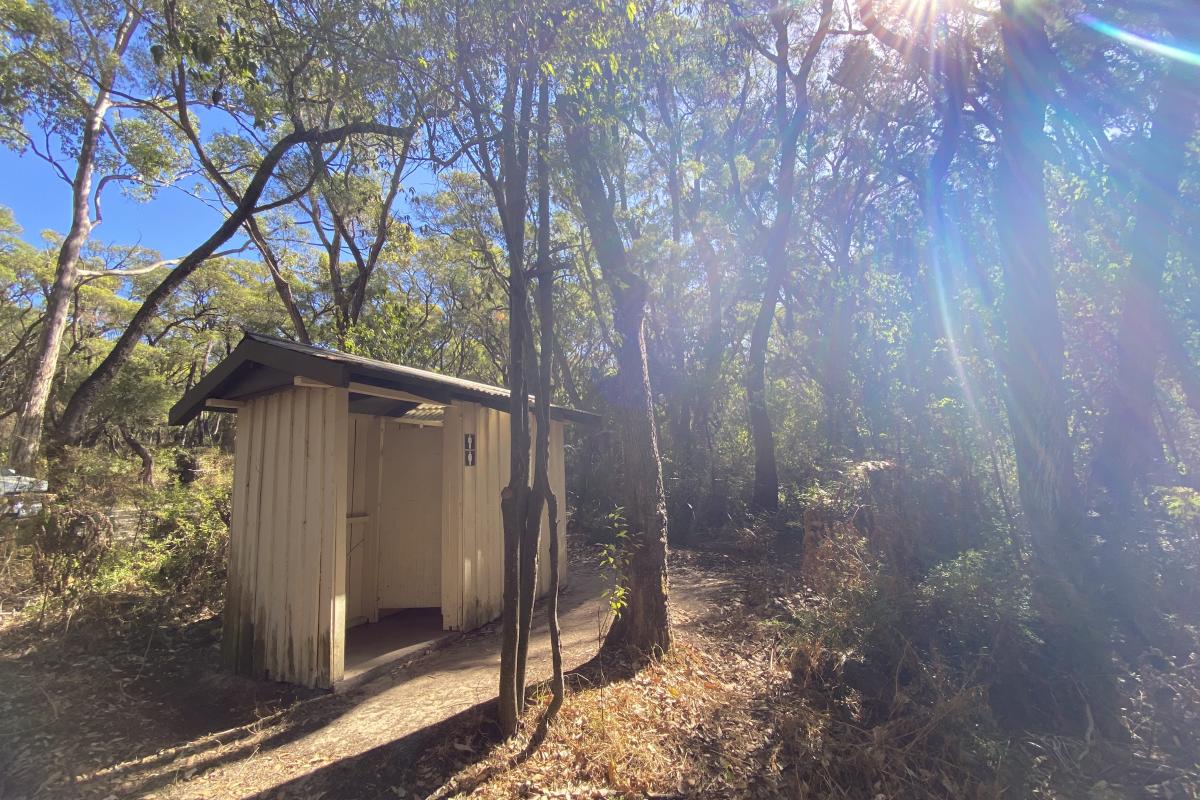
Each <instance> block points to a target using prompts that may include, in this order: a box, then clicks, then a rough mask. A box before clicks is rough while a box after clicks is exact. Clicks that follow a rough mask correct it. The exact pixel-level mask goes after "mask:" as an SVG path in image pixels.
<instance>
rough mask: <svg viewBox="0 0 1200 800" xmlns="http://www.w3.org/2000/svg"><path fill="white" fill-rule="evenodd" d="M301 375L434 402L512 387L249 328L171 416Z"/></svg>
mask: <svg viewBox="0 0 1200 800" xmlns="http://www.w3.org/2000/svg"><path fill="white" fill-rule="evenodd" d="M297 377H299V378H305V379H309V380H313V381H318V382H320V383H324V384H328V385H331V386H349V385H350V384H351V383H362V384H366V385H375V386H378V387H381V388H393V389H397V390H401V391H404V392H407V393H409V394H411V395H414V396H415V397H417V398H421V399H424V400H427V401H429V403H430V404H435V405H436V404H445V403H449V402H453V401H455V400H466V401H471V402H477V403H480V404H483V405H487V406H489V407H491V408H495V409H498V410H500V411H507V410H508V401H509V391H508V389H505V388H503V387H501V386H492V385H491V384H487V383H480V382H479V381H471V380H467V379H465V378H456V377H453V376H451V375H442V374H440V373H437V372H431V371H430V370H425V369H417V368H416V367H408V366H404V365H403V364H389V363H388V362H386V361H379V360H377V359H373V358H365V357H363V356H357V355H353V354H351V353H343V352H340V351H338V350H326V349H323V348H320V347H313V346H311V345H304V344H299V343H297V342H292V341H288V340H287V339H279V338H276V337H274V336H267V335H265V334H261V333H254V332H252V331H246V332H245V333H244V335H243V337H242V341H241V342H239V343H238V346H237V347H236V348H234V350H233V352H232V353H230V355H229V356H228V357H227V358H226V359H225V360H224V361H222V362H221V363H220V364H218V365H217V366H216V367H214V368H213V369H212V370H211V371H210V372H209V373H208V374H207V375H206V376H205V377H204V378H203V379H202V380H201V381H200V382H199V383H198V384H196V386H194V387H193V388H192V389H191V390H189V391H188V392H187V393H186V394H184V396H183V397H182V398H180V400H179V402H178V403H176V404H175V405H174V406H173V407H172V408H171V412H170V414H169V419H170V422H171V424H173V425H182V424H185V423H187V422H188V421H189V420H191V419H192V418H194V417H195V416H196V415H197V414H199V413H200V411H202V410H203V409H204V408H205V405H206V402H207V401H208V400H209V399H236V398H237V397H239V396H249V395H251V394H254V393H258V392H262V391H268V390H271V389H273V388H278V387H281V386H285V385H288V384H290V383H291V382H292V381H293V379H294V378H297ZM530 400H531V401H534V398H532V397H531V398H530ZM419 408H420V404H418V405H417V406H416V408H414V409H410V410H408V412H407V414H405V416H406V417H407V416H411V415H412V413H413V411H414V410H416V409H419ZM439 412H440V409H439ZM551 414H552V415H553V416H554V417H556V418H558V419H570V420H574V421H577V422H594V421H596V420H598V419H599V416H598V415H596V414H592V413H590V412H587V411H578V410H576V409H572V408H566V407H563V406H551Z"/></svg>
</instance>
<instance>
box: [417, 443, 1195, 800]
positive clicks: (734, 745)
mask: <svg viewBox="0 0 1200 800" xmlns="http://www.w3.org/2000/svg"><path fill="white" fill-rule="evenodd" d="M921 481H930V482H932V484H933V485H932V486H930V485H926V486H924V487H922V486H920V485H919V483H920V482H921ZM952 488H953V487H952V484H951V483H950V482H948V481H945V482H942V483H940V484H939V482H938V478H937V476H929V475H919V476H915V475H906V474H904V471H903V470H901V469H899V468H898V467H896V466H895V465H893V464H890V463H887V462H866V463H848V464H845V465H844V467H843V469H842V470H841V471H840V472H839V473H833V472H830V473H827V474H826V476H825V478H824V479H823V480H821V481H819V482H817V483H815V484H814V485H813V486H812V487H811V488H810V489H809V490H808V491H806V492H805V493H803V495H802V496H797V497H796V498H795V500H794V502H793V503H792V504H791V505H790V507H788V508H787V509H785V510H784V511H783V512H781V513H780V515H778V516H776V517H772V518H757V519H753V518H747V519H745V520H744V521H743V522H741V523H739V524H730V525H726V526H724V527H722V528H720V529H718V530H712V531H708V532H707V533H705V534H703V535H702V536H701V537H700V541H699V542H698V543H697V545H696V547H695V548H694V549H690V550H685V551H680V552H676V554H675V556H674V559H675V560H674V561H673V564H672V571H673V576H674V577H673V582H674V584H675V585H676V586H684V587H688V586H691V585H694V583H695V582H711V581H716V584H715V586H714V588H713V591H714V592H716V593H717V595H716V598H715V599H716V600H717V602H716V603H715V604H714V606H715V607H716V608H719V609H720V611H719V613H718V614H715V615H714V616H713V617H712V618H703V619H700V620H695V619H688V614H689V612H688V611H687V610H686V609H687V608H688V606H689V604H688V603H687V602H684V603H683V608H684V609H685V610H684V611H682V612H677V614H676V623H677V624H678V623H679V622H680V621H681V619H682V620H684V621H687V622H689V624H688V625H686V626H685V628H686V630H685V632H681V633H679V634H678V636H679V644H678V645H677V646H676V648H675V649H674V650H673V651H672V652H671V653H670V654H668V655H667V656H666V657H664V658H662V659H659V660H655V661H652V662H650V663H649V664H648V665H646V666H644V667H642V668H641V669H636V668H631V666H630V665H628V664H623V663H619V662H608V663H605V664H603V668H601V662H599V661H593V662H592V663H591V664H588V665H586V666H585V667H584V668H582V669H581V670H580V671H579V672H577V673H576V674H575V675H573V676H572V678H573V679H572V680H571V681H570V682H569V685H570V686H571V687H572V691H571V692H570V693H569V695H568V698H567V701H566V704H565V705H564V707H563V710H562V712H561V715H560V717H559V718H558V719H557V720H556V722H555V723H554V724H553V725H552V726H551V728H550V731H549V734H548V736H547V738H546V740H545V741H544V742H543V743H542V744H541V745H540V746H539V747H537V748H536V749H534V750H532V751H531V750H530V749H529V748H528V738H526V737H518V738H517V739H516V740H513V741H509V742H507V743H502V744H492V743H490V742H488V741H486V740H482V739H480V738H478V737H479V736H480V734H479V731H480V730H482V729H481V728H480V727H479V726H478V723H473V724H472V725H471V726H468V727H469V731H464V732H463V733H462V734H460V738H458V739H454V738H452V739H451V740H448V741H447V742H446V743H445V744H444V746H443V749H444V750H445V751H446V752H445V753H443V757H445V758H447V759H450V760H455V759H457V760H459V761H461V760H462V759H463V752H462V751H470V750H481V751H482V754H481V757H479V758H478V759H477V760H475V761H474V763H469V764H466V765H464V766H462V767H461V768H460V769H459V770H458V771H457V773H456V774H454V776H453V777H452V778H451V779H450V780H449V781H448V782H446V783H445V784H444V785H443V786H442V787H441V790H440V795H439V796H446V797H449V796H460V795H463V796H465V795H467V794H471V796H480V797H497V798H498V797H514V796H517V797H520V796H562V797H592V796H602V795H604V793H605V792H608V793H612V794H614V795H615V796H620V797H645V796H658V797H714V798H715V797H743V796H744V797H817V798H918V799H923V798H947V799H948V798H975V799H978V800H982V799H983V798H1013V797H1048V798H1064V800H1065V799H1066V798H1087V800H1117V799H1118V798H1120V799H1126V798H1128V799H1131V798H1186V797H1195V796H1197V792H1198V791H1200V767H1198V765H1200V746H1198V743H1197V741H1196V736H1195V732H1196V730H1198V729H1200V727H1198V726H1200V673H1198V672H1197V669H1198V667H1200V661H1198V660H1197V657H1196V655H1195V653H1196V652H1197V650H1198V649H1200V648H1198V647H1197V645H1198V644H1200V642H1197V640H1196V639H1195V638H1194V634H1193V633H1192V632H1193V631H1194V627H1193V626H1194V625H1195V622H1196V619H1195V613H1196V607H1195V606H1192V607H1191V611H1190V613H1187V614H1184V613H1180V614H1178V615H1176V616H1175V617H1173V622H1174V624H1175V625H1176V627H1177V628H1178V630H1179V631H1180V632H1181V635H1183V636H1185V637H1186V636H1192V638H1191V639H1189V640H1188V641H1190V642H1191V645H1190V647H1189V648H1185V649H1184V650H1182V651H1181V652H1179V653H1175V654H1168V653H1165V652H1162V651H1160V650H1153V651H1151V652H1150V654H1149V655H1147V656H1143V657H1140V658H1138V659H1137V660H1136V662H1133V663H1126V662H1124V661H1121V660H1120V659H1119V657H1118V658H1117V659H1115V660H1114V663H1113V670H1114V672H1115V673H1116V674H1117V675H1119V677H1120V686H1121V687H1122V695H1123V698H1122V699H1123V703H1122V709H1123V715H1122V723H1123V727H1124V735H1123V737H1122V738H1119V739H1113V738H1104V737H1101V736H1100V735H1099V732H1098V731H1097V730H1096V729H1095V727H1094V725H1089V724H1088V723H1087V722H1086V721H1085V724H1084V726H1083V728H1082V730H1083V733H1082V734H1075V733H1067V732H1063V731H1062V730H1061V727H1062V725H1061V719H1060V718H1059V717H1060V715H1061V714H1063V713H1066V712H1065V709H1071V708H1074V707H1075V706H1076V704H1075V702H1074V698H1066V699H1063V698H1058V697H1057V696H1056V695H1055V691H1056V690H1057V689H1058V687H1059V686H1061V683H1060V682H1059V681H1057V680H1054V679H1053V676H1052V675H1051V674H1050V671H1051V670H1053V669H1054V668H1055V667H1054V664H1053V662H1052V661H1051V660H1050V659H1049V658H1048V657H1047V656H1046V654H1045V652H1046V651H1045V641H1044V637H1045V635H1046V633H1045V628H1044V625H1043V623H1042V621H1041V618H1040V615H1039V610H1038V608H1037V607H1036V603H1035V602H1034V594H1033V590H1032V587H1031V586H1030V579H1029V577H1028V569H1027V561H1026V558H1027V557H1026V556H1024V555H1023V553H1024V551H1025V548H1026V543H1024V542H1023V541H1021V540H1020V539H1019V538H1014V537H1013V535H1012V534H1011V533H1010V531H1009V529H1008V528H1006V527H1005V526H1001V525H997V524H994V523H992V522H988V521H984V522H978V520H977V521H976V522H977V525H978V530H976V531H971V532H969V533H968V534H966V535H955V534H953V531H952V530H951V528H952V527H953V526H954V525H956V524H961V523H962V522H963V521H965V520H967V519H968V518H969V515H968V514H965V513H962V512H961V509H959V508H957V507H956V506H955V505H954V503H952V502H949V501H948V499H947V498H950V497H953V496H954V492H953V491H950V489H952ZM1181 492H1182V494H1181V496H1182V497H1185V498H1186V497H1189V496H1190V495H1189V494H1188V493H1187V492H1186V491H1183V490H1181ZM901 494H902V495H904V496H905V497H907V498H909V500H908V502H907V504H906V505H905V506H904V507H903V508H902V509H900V510H897V509H896V508H895V507H887V506H886V505H883V504H884V503H886V502H887V501H888V498H891V497H895V496H896V495H901ZM1170 508H1171V510H1168V506H1166V505H1164V508H1163V512H1164V513H1163V514H1162V517H1161V518H1162V521H1163V523H1164V527H1163V529H1162V530H1161V531H1160V533H1161V541H1162V546H1163V550H1162V552H1163V554H1164V556H1166V555H1167V554H1169V556H1167V557H1165V558H1164V560H1162V561H1161V562H1157V563H1156V567H1155V569H1156V570H1157V573H1156V574H1160V575H1162V576H1163V577H1162V578H1161V583H1160V592H1159V595H1158V599H1157V601H1158V602H1159V603H1161V604H1163V605H1164V606H1169V607H1172V608H1182V607H1183V604H1184V603H1186V602H1187V600H1188V593H1189V592H1191V591H1192V588H1191V586H1184V585H1183V584H1182V583H1175V582H1174V581H1175V580H1177V578H1176V577H1174V576H1177V575H1179V574H1180V573H1186V572H1189V571H1191V572H1194V571H1195V570H1196V569H1197V565H1198V564H1200V561H1197V560H1196V559H1195V558H1194V557H1193V556H1194V553H1195V549H1194V547H1195V543H1196V542H1197V541H1198V538H1197V534H1198V531H1197V530H1196V528H1195V527H1194V525H1195V521H1196V518H1195V516H1189V510H1190V508H1191V507H1190V506H1187V505H1183V506H1182V507H1181V501H1176V502H1175V503H1174V504H1173V506H1171V507H1170ZM1189 526H1190V527H1189ZM1189 559H1190V561H1189ZM1168 576H1170V577H1168ZM683 591H685V592H689V593H690V592H691V591H694V590H690V589H685V590H683ZM675 596H676V597H678V596H679V595H678V590H677V592H676V595H675ZM681 614H682V615H683V616H682V617H681ZM1031 686H1032V687H1033V688H1032V689H1031V688H1030V687H1031ZM1031 696H1032V697H1036V698H1040V699H1041V701H1042V702H1041V704H1040V705H1037V706H1034V705H1030V704H1029V703H1028V701H1027V698H1029V697H1031ZM542 707H543V704H540V703H535V704H533V711H532V712H531V713H530V714H529V730H530V731H531V730H532V729H533V727H534V726H533V721H534V720H535V719H536V717H537V715H539V714H540V713H541V711H542ZM461 736H466V737H468V738H467V741H468V742H469V744H470V747H467V746H464V743H463V740H462V738H461ZM605 796H606V795H605Z"/></svg>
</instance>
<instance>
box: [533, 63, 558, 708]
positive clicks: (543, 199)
mask: <svg viewBox="0 0 1200 800" xmlns="http://www.w3.org/2000/svg"><path fill="white" fill-rule="evenodd" d="M549 148H550V82H549V79H548V78H547V77H546V76H542V78H541V84H540V86H539V87H538V139H537V180H538V208H537V213H538V228H537V281H538V282H537V309H538V324H539V326H540V330H539V333H540V341H539V345H538V351H539V361H538V385H537V449H536V452H535V454H534V469H533V482H534V489H535V491H536V492H537V493H538V497H537V498H536V502H535V505H536V506H537V507H538V508H537V516H536V519H534V520H533V524H534V525H536V526H538V529H539V530H540V528H541V522H542V520H541V516H542V513H541V505H542V501H544V502H545V506H546V518H547V523H548V524H547V526H546V527H547V533H548V534H549V536H550V589H549V592H548V593H547V595H546V623H547V627H548V628H549V630H550V662H551V668H552V673H551V678H550V693H551V699H550V705H549V707H548V708H547V709H546V713H545V715H544V716H543V717H542V720H543V722H542V724H541V725H540V726H539V728H540V730H542V731H544V730H545V727H546V726H547V725H549V724H550V721H551V720H553V719H554V717H555V716H556V715H557V714H558V710H559V709H560V708H561V707H562V704H563V699H564V697H565V696H566V683H565V680H564V678H563V662H562V634H561V632H560V630H559V625H558V590H559V583H560V582H561V580H562V571H561V565H560V563H559V561H560V553H559V551H558V498H557V497H555V495H554V488H553V487H552V486H551V485H550V401H551V398H552V397H553V396H554V385H553V379H554V353H555V351H556V350H557V349H558V348H557V344H556V342H555V331H554V267H553V265H552V264H551V263H550V174H549V165H548V163H547V159H546V154H547V151H548V150H549Z"/></svg>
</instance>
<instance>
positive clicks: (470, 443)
mask: <svg viewBox="0 0 1200 800" xmlns="http://www.w3.org/2000/svg"><path fill="white" fill-rule="evenodd" d="M463 464H465V465H466V466H468V467H473V466H475V434H473V433H464V434H463Z"/></svg>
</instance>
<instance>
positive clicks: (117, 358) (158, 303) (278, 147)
mask: <svg viewBox="0 0 1200 800" xmlns="http://www.w3.org/2000/svg"><path fill="white" fill-rule="evenodd" d="M410 130H411V129H410V128H400V127H397V126H394V125H383V124H380V123H375V122H352V123H350V124H348V125H342V126H339V127H337V128H330V129H328V130H305V131H295V132H293V133H290V134H288V135H287V136H285V137H283V138H282V139H280V140H279V141H278V142H277V143H276V144H275V146H274V147H272V148H271V149H270V150H269V151H268V152H267V154H266V156H265V157H264V158H263V160H262V163H260V164H259V166H258V169H257V170H256V171H255V173H254V176H253V177H252V178H251V180H250V183H249V184H248V185H247V188H246V191H245V192H244V193H243V194H242V200H241V202H240V203H238V206H237V208H236V209H234V211H233V213H232V214H230V215H229V217H227V218H226V220H225V221H224V222H223V223H221V226H220V227H219V228H218V229H217V230H216V232H215V233H213V235H212V236H210V237H208V239H206V240H205V241H204V243H203V244H201V245H200V246H199V247H197V248H196V249H195V250H193V251H192V252H191V253H189V254H188V255H187V256H186V257H184V258H183V259H181V260H180V262H179V263H178V264H177V265H176V266H175V268H174V269H172V270H171V271H170V272H169V273H167V275H166V276H165V277H164V278H163V279H162V281H161V282H160V283H159V284H158V286H155V287H154V289H152V290H151V291H150V293H149V294H148V295H146V299H145V300H143V301H142V305H141V307H139V308H138V310H137V311H136V312H135V313H134V315H133V318H132V319H131V320H130V321H129V324H128V325H126V326H125V330H124V331H122V333H121V336H120V337H119V338H118V339H117V341H116V344H114V345H113V348H112V350H110V351H109V352H108V355H106V356H105V357H104V360H103V361H101V362H100V364H99V365H98V366H97V367H96V369H94V370H93V371H92V374H90V375H88V376H87V378H85V379H84V380H83V382H82V383H81V384H79V386H78V387H77V388H76V389H75V393H74V394H73V395H71V399H70V400H69V401H68V402H67V407H66V409H65V410H64V411H63V416H62V419H60V420H59V423H58V428H57V430H56V431H55V435H54V438H55V443H56V444H59V445H63V444H75V443H77V442H78V441H79V439H80V437H81V436H82V435H83V421H84V419H86V417H87V415H88V413H89V412H90V411H91V409H92V406H93V405H94V404H95V402H96V400H97V399H98V398H99V397H100V393H101V392H102V391H104V389H105V388H107V386H108V385H109V384H110V383H112V381H113V379H114V378H115V377H116V376H117V373H118V372H120V370H121V368H122V367H123V366H125V363H126V362H127V361H129V359H130V357H131V356H132V355H133V352H134V350H135V349H136V347H137V344H138V342H139V341H140V340H141V338H142V335H143V334H145V333H146V331H147V330H149V328H150V325H151V324H152V323H153V322H154V320H155V319H156V318H157V316H158V310H159V309H160V308H161V307H162V305H163V303H165V302H166V301H167V298H169V297H170V296H171V294H172V292H174V291H175V290H176V289H177V288H179V286H180V285H181V284H182V283H183V282H184V281H185V280H187V278H188V277H189V276H190V275H191V274H192V273H193V272H195V271H196V269H197V268H198V267H199V266H200V265H201V264H203V263H204V262H205V261H207V260H208V259H209V258H212V257H213V256H214V254H215V253H216V252H217V248H218V247H220V246H221V245H223V244H224V243H225V242H227V241H229V239H230V238H231V237H232V236H233V235H234V234H235V233H237V231H238V230H239V229H240V228H241V227H242V225H243V224H245V222H246V221H247V220H248V219H250V217H251V216H252V215H253V214H255V213H256V212H257V211H258V210H259V209H258V208H257V206H258V201H259V198H260V197H262V193H263V190H265V189H266V186H267V182H268V181H269V180H270V179H271V176H272V174H273V173H274V172H275V167H276V166H277V165H278V164H279V161H280V159H282V158H283V156H284V154H285V153H287V152H288V151H289V150H290V149H291V148H293V147H295V146H296V145H299V144H304V143H307V142H310V141H317V142H322V143H325V144H329V143H332V142H340V141H342V140H343V139H345V138H347V137H348V136H354V135H357V134H363V133H374V134H378V135H381V136H392V137H401V136H408V135H410V133H409V131H410Z"/></svg>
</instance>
